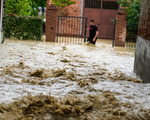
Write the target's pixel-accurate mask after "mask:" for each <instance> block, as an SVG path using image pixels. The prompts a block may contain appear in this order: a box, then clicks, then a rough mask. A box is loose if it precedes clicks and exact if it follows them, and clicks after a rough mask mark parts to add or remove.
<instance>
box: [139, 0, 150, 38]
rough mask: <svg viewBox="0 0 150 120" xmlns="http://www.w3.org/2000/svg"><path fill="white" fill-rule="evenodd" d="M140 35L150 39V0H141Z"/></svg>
mask: <svg viewBox="0 0 150 120" xmlns="http://www.w3.org/2000/svg"><path fill="white" fill-rule="evenodd" d="M138 36H140V37H142V38H144V39H147V40H150V0H141V13H140V20H139V32H138Z"/></svg>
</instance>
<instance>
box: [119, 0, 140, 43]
mask: <svg viewBox="0 0 150 120" xmlns="http://www.w3.org/2000/svg"><path fill="white" fill-rule="evenodd" d="M118 3H119V4H121V6H122V7H124V8H125V10H126V11H127V13H128V16H127V38H126V41H127V42H129V41H134V42H136V37H137V34H138V22H139V15H140V5H141V2H140V0H118Z"/></svg>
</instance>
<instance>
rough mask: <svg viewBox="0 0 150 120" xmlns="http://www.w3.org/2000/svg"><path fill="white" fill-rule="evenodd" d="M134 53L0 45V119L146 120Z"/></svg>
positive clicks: (146, 99)
mask: <svg viewBox="0 0 150 120" xmlns="http://www.w3.org/2000/svg"><path fill="white" fill-rule="evenodd" d="M134 51H135V50H134V49H129V48H119V47H115V48H112V47H111V41H109V40H107V41H106V40H98V43H97V45H96V46H93V45H86V44H82V45H81V44H58V43H45V42H35V41H19V40H5V43H4V44H3V45H1V46H0V120H150V84H143V83H142V81H141V80H140V79H139V78H138V77H136V76H135V74H134V72H133V66H134Z"/></svg>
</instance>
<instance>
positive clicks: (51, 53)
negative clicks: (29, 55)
mask: <svg viewBox="0 0 150 120" xmlns="http://www.w3.org/2000/svg"><path fill="white" fill-rule="evenodd" d="M45 54H50V55H55V54H56V53H54V52H46V53H45Z"/></svg>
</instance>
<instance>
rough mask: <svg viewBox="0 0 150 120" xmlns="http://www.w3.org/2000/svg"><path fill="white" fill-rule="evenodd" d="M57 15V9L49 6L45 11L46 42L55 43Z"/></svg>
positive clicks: (52, 5)
mask: <svg viewBox="0 0 150 120" xmlns="http://www.w3.org/2000/svg"><path fill="white" fill-rule="evenodd" d="M47 6H48V5H47ZM57 14H58V8H57V7H56V6H55V5H54V4H51V5H50V6H49V7H48V8H47V11H46V42H55V37H56V25H57Z"/></svg>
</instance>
